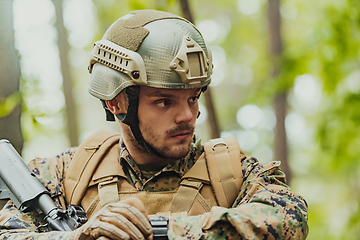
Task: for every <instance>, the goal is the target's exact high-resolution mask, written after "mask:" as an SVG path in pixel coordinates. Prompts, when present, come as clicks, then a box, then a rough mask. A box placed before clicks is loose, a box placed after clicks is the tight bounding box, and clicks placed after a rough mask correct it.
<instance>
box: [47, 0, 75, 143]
mask: <svg viewBox="0 0 360 240" xmlns="http://www.w3.org/2000/svg"><path fill="white" fill-rule="evenodd" d="M53 2H54V6H55V12H56V29H57V32H58V47H59V57H60V65H61V73H62V76H63V91H64V96H65V104H66V107H65V108H66V119H67V127H68V136H69V140H70V145H71V146H77V145H78V139H79V131H78V121H77V112H76V103H75V101H74V98H73V84H72V82H71V73H70V66H69V63H68V53H69V43H68V40H67V39H68V38H67V32H66V29H65V26H64V20H63V1H62V0H53Z"/></svg>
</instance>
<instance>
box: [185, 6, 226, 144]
mask: <svg viewBox="0 0 360 240" xmlns="http://www.w3.org/2000/svg"><path fill="white" fill-rule="evenodd" d="M180 5H181V9H182V13H183V15H184V17H185V18H186V19H187V20H189V21H190V22H192V23H194V18H193V15H192V12H191V9H190V6H189V2H188V0H180ZM204 96H205V103H206V110H207V112H208V122H209V125H210V133H211V134H210V138H212V139H213V138H218V137H220V129H219V125H218V121H217V119H216V113H215V108H214V104H213V101H212V96H211V87H210V86H208V88H207V90H206V91H205V93H204Z"/></svg>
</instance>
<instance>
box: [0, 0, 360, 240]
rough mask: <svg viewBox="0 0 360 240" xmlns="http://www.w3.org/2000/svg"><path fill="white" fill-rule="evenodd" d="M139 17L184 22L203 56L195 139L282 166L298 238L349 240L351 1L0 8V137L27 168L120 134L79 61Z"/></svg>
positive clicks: (46, 0)
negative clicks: (233, 146) (300, 210)
mask: <svg viewBox="0 0 360 240" xmlns="http://www.w3.org/2000/svg"><path fill="white" fill-rule="evenodd" d="M186 3H187V5H186ZM146 8H151V9H157V10H164V11H169V12H173V13H175V14H178V15H182V16H184V17H186V18H188V19H189V18H191V19H190V20H192V21H193V22H194V23H195V24H196V25H197V27H198V28H199V29H200V31H201V32H202V33H203V35H204V38H205V40H206V42H207V43H208V45H209V46H210V48H211V50H212V53H213V60H214V74H213V78H212V84H211V87H210V91H209V94H208V95H207V97H205V98H204V97H203V99H201V106H200V110H201V112H202V114H201V116H200V118H199V120H198V123H197V130H196V132H197V134H199V135H200V136H202V138H203V141H206V140H208V139H210V138H212V137H214V136H217V135H219V136H229V135H231V136H235V137H237V139H238V140H239V142H240V146H241V148H242V149H243V150H244V151H245V153H246V154H247V155H253V156H255V157H257V158H258V159H259V160H260V161H261V162H267V161H271V160H281V161H282V162H283V167H284V168H285V169H284V170H285V171H286V172H287V175H288V178H289V179H288V180H289V185H290V186H291V187H292V189H293V190H294V191H295V192H297V193H299V194H300V195H302V196H303V197H304V198H305V199H306V200H307V202H308V205H309V227H310V232H309V237H308V239H358V236H359V235H360V201H359V193H360V166H359V165H360V42H359V41H360V31H359V30H360V2H359V1H355V0H343V1H338V0H327V1H323V0H282V1H280V2H279V1H278V0H237V1H236V0H232V1H230V0H222V1H219V0H196V1H194V0H192V1H191V0H189V1H177V0H123V1H121V2H120V1H115V0H102V1H100V0H71V1H70V0H64V1H62V0H53V1H50V0H32V1H27V0H13V1H11V0H0V54H1V56H2V57H1V59H0V139H2V138H7V139H9V140H10V141H11V142H12V143H13V144H14V146H15V147H16V148H17V149H18V151H19V152H20V153H21V155H22V157H23V158H24V160H25V161H29V160H31V159H32V158H34V157H49V156H54V155H57V154H59V153H61V152H62V151H63V150H64V149H66V148H68V147H70V146H75V145H77V144H78V143H79V142H81V141H82V140H83V139H84V138H85V137H86V136H88V135H89V134H91V133H92V132H94V131H96V130H98V129H100V128H108V129H114V130H119V129H118V127H117V124H114V123H107V122H105V115H104V112H103V109H102V107H101V104H100V102H99V101H98V100H96V99H95V98H93V97H92V96H90V95H89V94H88V92H87V87H88V81H89V73H88V71H87V66H88V62H89V52H90V50H91V47H92V44H93V42H94V41H97V40H100V39H101V37H102V35H103V33H104V32H105V30H106V29H107V28H108V27H109V26H110V24H111V23H112V22H114V21H115V20H116V19H118V18H119V17H121V16H123V15H125V14H127V13H128V12H129V11H131V10H138V9H146Z"/></svg>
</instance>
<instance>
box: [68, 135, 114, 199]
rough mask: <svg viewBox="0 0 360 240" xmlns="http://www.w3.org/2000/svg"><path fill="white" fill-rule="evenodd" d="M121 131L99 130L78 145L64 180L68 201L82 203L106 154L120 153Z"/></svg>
mask: <svg viewBox="0 0 360 240" xmlns="http://www.w3.org/2000/svg"><path fill="white" fill-rule="evenodd" d="M119 140H120V133H116V132H112V131H109V130H106V129H102V130H99V131H97V132H95V133H94V134H92V135H90V136H89V137H88V138H86V139H85V140H84V141H83V142H82V143H81V144H80V146H79V147H78V149H77V150H76V152H75V155H74V158H73V159H72V161H71V163H70V166H69V169H68V170H67V172H66V175H65V180H64V188H65V198H66V201H67V202H68V203H71V204H76V205H78V204H80V201H81V199H82V197H83V195H84V194H85V192H86V189H87V187H88V185H89V182H90V181H91V179H92V176H93V174H94V172H95V170H96V168H97V166H98V165H99V163H100V162H101V160H102V159H103V158H104V157H105V156H109V155H114V156H116V155H119V146H118V145H119Z"/></svg>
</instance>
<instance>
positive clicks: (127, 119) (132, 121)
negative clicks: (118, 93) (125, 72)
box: [116, 86, 159, 156]
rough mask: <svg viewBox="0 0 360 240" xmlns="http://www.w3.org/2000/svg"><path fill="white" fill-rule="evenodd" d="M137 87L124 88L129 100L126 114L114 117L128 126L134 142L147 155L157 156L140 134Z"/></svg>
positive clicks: (138, 88)
mask: <svg viewBox="0 0 360 240" xmlns="http://www.w3.org/2000/svg"><path fill="white" fill-rule="evenodd" d="M139 90H140V87H139V86H132V87H128V88H126V94H127V96H128V99H129V106H128V109H127V113H120V114H117V115H116V117H117V118H118V119H119V120H120V121H121V122H123V123H125V124H127V125H129V126H130V129H131V132H132V134H133V135H134V137H135V139H136V141H137V142H138V143H139V144H140V146H141V147H143V148H144V149H146V151H148V152H149V153H152V154H156V155H158V156H159V154H158V153H157V151H156V150H155V149H154V148H152V147H151V146H150V145H149V143H148V142H146V141H145V139H144V137H143V135H142V134H141V131H140V128H139V119H138V115H137V113H138V106H139Z"/></svg>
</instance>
